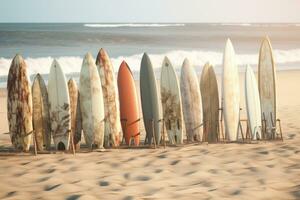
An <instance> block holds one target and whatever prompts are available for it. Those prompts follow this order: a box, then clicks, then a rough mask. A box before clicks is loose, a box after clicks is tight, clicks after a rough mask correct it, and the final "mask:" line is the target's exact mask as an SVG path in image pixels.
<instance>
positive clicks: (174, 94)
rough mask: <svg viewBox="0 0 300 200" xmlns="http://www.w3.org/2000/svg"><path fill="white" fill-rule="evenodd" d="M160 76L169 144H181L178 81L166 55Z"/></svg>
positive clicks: (180, 108) (180, 111)
mask: <svg viewBox="0 0 300 200" xmlns="http://www.w3.org/2000/svg"><path fill="white" fill-rule="evenodd" d="M160 77H161V78H160V93H161V102H162V108H163V118H164V121H165V126H166V129H167V133H168V138H169V142H170V144H182V143H183V127H182V124H183V116H182V115H183V114H182V106H181V103H182V102H181V94H180V88H179V81H178V78H177V75H176V72H175V70H174V68H173V66H172V64H171V62H170V60H169V59H168V57H165V58H164V61H163V64H162V68H161V76H160Z"/></svg>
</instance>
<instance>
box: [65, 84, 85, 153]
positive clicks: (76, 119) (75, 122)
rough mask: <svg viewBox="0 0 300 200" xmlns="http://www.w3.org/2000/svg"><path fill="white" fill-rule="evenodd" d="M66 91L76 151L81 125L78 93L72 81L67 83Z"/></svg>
mask: <svg viewBox="0 0 300 200" xmlns="http://www.w3.org/2000/svg"><path fill="white" fill-rule="evenodd" d="M68 90H69V96H70V109H71V137H73V142H74V147H75V149H76V150H78V149H80V141H81V131H82V124H81V112H80V105H79V92H78V88H77V84H76V82H75V80H74V79H70V80H69V81H68Z"/></svg>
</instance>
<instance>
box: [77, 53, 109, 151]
mask: <svg viewBox="0 0 300 200" xmlns="http://www.w3.org/2000/svg"><path fill="white" fill-rule="evenodd" d="M79 93H80V110H81V116H82V128H83V133H84V138H85V142H86V144H87V146H88V147H90V148H100V149H102V148H103V141H104V102H103V96H102V87H101V81H100V77H99V74H98V71H97V67H96V64H95V61H94V59H93V57H92V55H91V54H90V53H87V54H86V55H85V57H84V59H83V63H82V67H81V71H80V85H79Z"/></svg>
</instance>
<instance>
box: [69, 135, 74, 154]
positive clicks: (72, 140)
mask: <svg viewBox="0 0 300 200" xmlns="http://www.w3.org/2000/svg"><path fill="white" fill-rule="evenodd" d="M68 132H69V134H70V136H71V140H70V142H71V148H72V153H73V155H74V156H75V146H74V135H73V134H72V132H71V130H68Z"/></svg>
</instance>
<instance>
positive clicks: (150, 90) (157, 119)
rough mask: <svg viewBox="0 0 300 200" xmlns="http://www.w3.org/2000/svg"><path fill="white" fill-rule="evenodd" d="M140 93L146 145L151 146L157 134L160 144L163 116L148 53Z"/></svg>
mask: <svg viewBox="0 0 300 200" xmlns="http://www.w3.org/2000/svg"><path fill="white" fill-rule="evenodd" d="M140 91H141V104H142V111H143V120H144V125H145V129H146V135H147V136H146V138H147V140H146V143H148V144H151V142H152V140H153V135H154V134H155V141H156V144H159V143H160V140H161V130H162V129H161V128H162V121H161V120H162V114H161V110H160V109H159V99H158V92H157V85H156V79H155V75H154V71H153V67H152V63H151V61H150V58H149V56H148V55H147V54H146V53H144V55H143V58H142V62H141V70H140ZM152 123H153V126H152ZM153 133H154V134H153Z"/></svg>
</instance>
